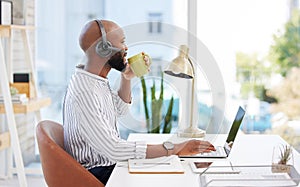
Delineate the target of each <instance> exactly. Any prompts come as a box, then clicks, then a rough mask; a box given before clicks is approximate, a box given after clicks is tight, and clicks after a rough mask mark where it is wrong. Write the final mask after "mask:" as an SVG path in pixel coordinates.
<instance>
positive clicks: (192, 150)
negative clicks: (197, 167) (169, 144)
mask: <svg viewBox="0 0 300 187" xmlns="http://www.w3.org/2000/svg"><path fill="white" fill-rule="evenodd" d="M174 151H175V152H176V154H177V155H179V156H183V155H194V154H198V153H208V152H211V151H216V149H215V147H214V146H213V145H212V144H211V143H210V142H208V141H201V140H189V141H186V142H183V143H180V144H176V145H175V149H174Z"/></svg>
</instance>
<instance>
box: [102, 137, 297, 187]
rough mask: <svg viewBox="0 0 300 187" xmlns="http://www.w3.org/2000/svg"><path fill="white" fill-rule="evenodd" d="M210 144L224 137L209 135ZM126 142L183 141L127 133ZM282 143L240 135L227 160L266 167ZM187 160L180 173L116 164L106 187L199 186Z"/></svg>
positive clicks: (277, 139) (222, 139) (295, 163)
mask: <svg viewBox="0 0 300 187" xmlns="http://www.w3.org/2000/svg"><path fill="white" fill-rule="evenodd" d="M205 139H207V140H209V141H210V142H211V143H213V144H214V145H222V144H224V143H222V142H225V139H226V135H218V136H212V135H207V136H206V138H205ZM128 140H131V141H132V140H144V141H147V142H148V143H149V144H157V143H162V142H163V141H166V140H171V141H173V142H180V141H184V140H185V139H182V138H177V136H176V135H172V134H130V135H129V137H128ZM282 143H285V141H284V140H283V139H282V138H281V137H279V136H277V135H243V134H238V136H237V138H236V141H235V144H234V147H233V149H232V151H231V153H230V155H229V157H228V159H229V160H230V161H231V162H232V163H233V164H234V165H260V164H261V165H270V164H271V162H272V154H273V147H274V146H277V145H279V144H282ZM293 154H294V166H295V168H296V169H297V171H298V172H300V154H299V153H298V152H296V151H295V152H294V153H293ZM190 160H200V159H185V160H184V161H183V162H182V164H183V166H184V168H185V173H184V174H129V173H128V168H127V166H126V163H125V162H124V163H118V164H117V166H116V168H115V169H114V171H113V173H112V175H111V177H110V179H109V181H108V183H107V185H106V186H107V187H124V186H128V187H135V186H136V187H160V186H163V187H169V186H170V187H171V186H172V187H183V186H187V187H199V177H198V175H197V174H195V173H193V172H192V171H191V169H190V167H189V165H188V163H189V161H190Z"/></svg>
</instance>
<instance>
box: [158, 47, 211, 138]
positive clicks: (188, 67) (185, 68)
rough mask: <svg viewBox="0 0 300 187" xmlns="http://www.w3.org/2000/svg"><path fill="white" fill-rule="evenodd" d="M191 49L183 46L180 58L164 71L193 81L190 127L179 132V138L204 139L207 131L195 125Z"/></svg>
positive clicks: (193, 75)
mask: <svg viewBox="0 0 300 187" xmlns="http://www.w3.org/2000/svg"><path fill="white" fill-rule="evenodd" d="M188 52H189V48H188V47H187V46H186V45H181V46H180V50H179V56H178V57H176V58H175V59H174V60H173V61H172V62H171V63H170V64H169V66H168V67H167V69H166V70H165V71H164V72H165V73H166V74H168V75H171V76H175V77H179V78H185V79H192V91H191V111H190V113H191V114H190V125H189V127H188V128H186V129H183V130H182V131H180V132H178V136H179V137H186V138H202V137H204V136H205V131H204V130H202V129H199V128H198V127H197V126H196V125H194V123H193V115H194V92H195V68H194V66H193V63H192V62H191V60H190V58H189V56H188Z"/></svg>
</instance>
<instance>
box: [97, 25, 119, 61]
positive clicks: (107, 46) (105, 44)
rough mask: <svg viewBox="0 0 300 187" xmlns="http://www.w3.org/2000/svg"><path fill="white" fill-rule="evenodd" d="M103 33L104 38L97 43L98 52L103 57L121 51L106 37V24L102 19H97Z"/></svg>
mask: <svg viewBox="0 0 300 187" xmlns="http://www.w3.org/2000/svg"><path fill="white" fill-rule="evenodd" d="M95 21H96V22H97V24H98V26H99V28H100V31H101V33H102V40H100V41H99V42H98V43H97V45H96V53H97V54H98V55H99V56H101V57H109V56H111V55H113V54H115V53H117V52H119V51H122V50H121V49H119V48H116V47H113V46H112V44H111V43H110V42H109V41H107V39H106V32H105V29H104V26H103V24H102V22H101V21H100V20H95Z"/></svg>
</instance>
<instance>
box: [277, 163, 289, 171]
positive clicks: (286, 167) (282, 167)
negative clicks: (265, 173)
mask: <svg viewBox="0 0 300 187" xmlns="http://www.w3.org/2000/svg"><path fill="white" fill-rule="evenodd" d="M290 170H291V165H286V164H274V163H273V164H272V172H273V173H289V172H290Z"/></svg>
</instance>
